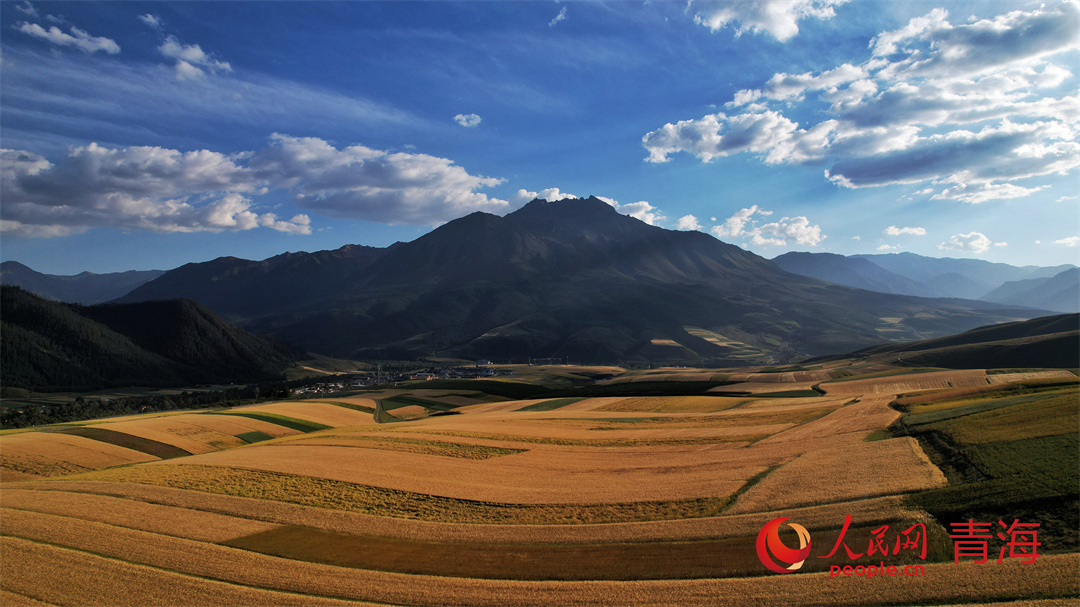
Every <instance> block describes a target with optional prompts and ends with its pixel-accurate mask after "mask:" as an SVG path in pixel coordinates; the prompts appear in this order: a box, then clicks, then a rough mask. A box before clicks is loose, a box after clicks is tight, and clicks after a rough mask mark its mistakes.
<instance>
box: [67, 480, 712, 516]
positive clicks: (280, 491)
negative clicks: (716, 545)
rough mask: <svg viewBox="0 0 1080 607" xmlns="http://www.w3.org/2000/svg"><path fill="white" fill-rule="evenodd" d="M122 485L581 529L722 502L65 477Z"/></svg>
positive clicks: (696, 512)
mask: <svg viewBox="0 0 1080 607" xmlns="http://www.w3.org/2000/svg"><path fill="white" fill-rule="evenodd" d="M69 479H71V480H93V481H109V482H128V483H139V484H144V485H158V486H164V487H173V488H175V489H187V490H192V491H202V492H205V493H217V494H221V495H231V496H235V497H251V498H256V499H262V500H269V501H276V502H286V503H292V504H300V505H303V506H315V507H318V508H328V509H333V510H344V511H349V512H360V513H363V514H371V515H374V516H387V517H394V518H407V519H416V520H424V521H434V522H448V523H473V524H496V525H525V524H529V525H582V524H597V523H629V522H642V521H659V520H678V519H685V518H700V517H704V516H709V515H710V513H713V512H716V511H717V510H718V509H719V508H720V507H722V506H723V505H724V504H726V503H727V501H728V498H727V497H716V498H713V497H705V498H694V499H682V500H664V501H646V502H618V503H599V504H557V503H556V504H513V503H500V502H485V501H477V500H467V499H457V498H450V497H442V496H437V495H429V494H425V493H415V492H411V491H401V490H397V489H387V488H384V487H374V486H370V485H361V484H358V483H348V482H344V481H336V480H330V479H323V478H316V477H310V476H302V475H298V474H284V473H280V472H270V471H264V470H251V469H247V468H232V467H224V466H197V465H175V466H129V467H124V468H113V469H109V470H101V471H97V472H90V473H86V474H80V475H76V476H72V477H69Z"/></svg>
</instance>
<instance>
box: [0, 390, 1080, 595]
mask: <svg viewBox="0 0 1080 607" xmlns="http://www.w3.org/2000/svg"><path fill="white" fill-rule="evenodd" d="M703 374H704V372H694V371H692V370H690V371H684V372H679V373H666V374H657V373H654V374H650V375H648V376H647V377H648V378H649V381H655V380H656V379H657V378H658V377H665V378H668V379H669V381H674V382H677V381H687V378H690V377H693V379H689V381H694V380H696V379H698V378H697V377H695V375H703ZM832 375H836V376H840V375H843V374H842V373H837V372H832V373H831V374H830V372H829V371H819V372H815V373H798V374H797V373H784V374H777V373H768V374H766V373H754V372H749V373H739V374H734V375H731V377H732V380H731V381H735V382H738V383H734V384H729V385H726V386H722V388H723V390H724V394H723V395H721V394H717V393H715V392H713V393H709V392H705V393H703V394H697V395H685V396H627V397H622V396H619V397H580V398H557V399H531V400H509V399H506V398H500V397H495V396H490V395H486V394H482V393H480V392H477V391H462V390H457V391H455V390H445V391H439V390H411V391H410V390H408V389H399V390H393V391H383V392H370V393H364V394H361V395H358V396H354V397H347V398H341V399H335V400H324V401H288V402H279V403H266V404H260V405H257V406H248V407H242V408H235V409H230V410H219V411H212V412H202V413H186V414H181V415H153V414H151V415H145V416H136V417H126V418H122V419H117V420H96V421H93V422H83V423H73V424H65V425H62V426H53V427H44V428H39V429H36V430H35V431H30V432H21V433H17V434H9V435H6V436H3V437H2V438H0V466H2V470H3V481H4V483H3V492H2V494H0V495H2V497H0V500H2V503H0V506H2V508H3V518H2V519H0V525H2V533H3V538H2V541H3V551H4V552H3V554H4V559H3V564H2V567H3V575H2V576H0V588H2V590H3V593H4V594H3V598H4V603H5V604H43V603H44V604H69V603H78V604H191V603H199V604H267V603H268V602H269V603H274V604H277V603H281V604H292V603H297V604H300V603H303V604H338V603H339V602H340V601H343V602H354V603H355V602H360V603H363V602H370V603H379V604H385V603H391V604H409V605H447V604H453V605H590V604H611V603H615V604H641V605H655V604H671V605H676V604H677V605H692V604H700V605H713V604H733V605H734V604H737V605H789V604H813V605H832V604H837V605H862V604H907V603H933V604H979V603H983V602H994V603H995V604H1006V605H1009V604H1015V605H1065V604H1070V602H1071V601H1072V600H1075V597H1077V596H1078V594H1080V585H1078V581H1077V576H1076V571H1077V568H1078V567H1080V555H1078V552H1080V550H1078V538H1077V527H1076V525H1075V524H1074V523H1075V516H1076V513H1077V494H1078V489H1077V484H1078V482H1077V472H1076V467H1075V465H1071V466H1070V465H1069V464H1070V462H1071V464H1075V463H1076V460H1077V455H1078V452H1080V447H1078V446H1077V409H1076V406H1075V404H1076V401H1077V384H1076V382H1077V379H1076V377H1075V376H1074V375H1073V374H1072V373H1069V372H1062V371H1046V372H1030V371H1028V372H1025V373H1021V374H1008V373H995V374H991V375H988V374H987V373H986V372H985V371H981V370H980V371H936V372H932V373H917V374H903V373H899V374H896V373H879V374H876V375H877V376H874V377H865V378H862V377H857V376H856V377H849V378H842V379H841V380H829V379H828V378H829V377H831V376H832ZM635 379H639V378H637V377H634V374H632V373H630V374H625V375H623V376H622V377H620V378H619V381H616V382H612V383H622V382H625V381H633V380H635ZM808 382H809V384H811V385H812V387H813V388H814V390H813V391H812V392H813V393H814V394H815V396H802V395H796V396H786V397H785V396H777V393H784V392H787V393H797V390H796V389H795V388H794V387H797V386H799V385H802V384H805V383H808ZM673 385H674V384H673ZM766 386H767V387H768V389H765V387H766ZM732 392H739V393H740V394H741V395H740V396H731V395H730V393H732ZM713 394H716V395H713ZM403 409H408V410H410V415H409V417H410V418H411V419H410V420H409V421H404V420H403V419H402V418H399V417H397V415H399V413H400V412H401V411H402V410H403ZM380 412H381V413H383V414H390V416H391V417H388V418H385V419H383V420H382V422H379V421H377V420H376V419H375V418H376V416H377V415H378V414H379V413H380ZM403 417H404V416H403ZM391 420H392V421H391ZM1013 515H1015V516H1013ZM848 516H850V517H851V522H850V524H849V527H848V529H847V530H846V531H845V532H844V533H845V535H844V537H843V538H839V539H840V540H841V541H842V542H843V543H844V544H845V545H846V546H848V547H850V548H851V549H853V550H854V552H856V553H862V552H866V547H867V545H868V544H869V543H870V540H871V539H872V537H873V533H874V532H875V530H878V531H880V529H881V528H882V527H883V526H885V525H888V526H889V529H892V530H894V531H893V532H892V533H893V534H896V533H898V532H900V531H903V530H904V529H907V528H909V527H912V526H914V525H922V526H923V528H925V530H926V534H925V538H926V539H927V542H926V543H927V553H926V556H925V557H922V556H921V555H918V554H915V553H913V552H912V551H908V550H905V551H902V552H900V551H897V552H899V553H898V554H897V553H895V552H894V553H890V554H888V555H886V556H884V557H881V556H880V555H878V556H875V557H874V558H872V559H871V558H867V557H864V556H862V555H861V554H860V555H859V556H860V558H858V559H853V558H852V557H851V556H850V555H848V554H845V549H843V548H840V549H839V551H837V552H836V553H835V554H832V555H831V556H829V555H830V551H832V550H833V549H834V546H838V544H837V540H838V537H839V536H840V534H841V527H842V526H843V525H844V523H845V519H846V517H848ZM1009 517H1012V518H1017V519H1019V520H1021V521H1022V522H1025V523H1040V527H1039V536H1038V537H1039V540H1040V541H1041V546H1040V547H1039V553H1038V557H1037V558H1036V559H1035V560H1034V562H1030V563H1025V562H1021V561H1022V560H1023V559H1021V558H1005V559H1003V562H1002V563H1000V564H999V563H997V562H996V557H997V553H996V550H995V549H991V550H990V557H991V558H990V559H989V560H988V561H987V562H986V563H981V564H979V563H975V562H973V561H974V560H975V559H971V558H965V559H960V561H961V562H960V563H958V564H957V563H954V558H953V557H954V553H953V548H954V546H953V543H952V540H950V538H949V534H950V528H949V525H950V523H955V522H962V521H964V520H967V519H968V518H974V520H985V521H987V522H992V523H995V524H996V522H997V520H998V519H1008V520H1009V521H1011V520H1012V518H1009ZM775 518H787V519H789V520H790V521H791V522H797V523H799V524H801V525H803V526H805V527H806V528H807V529H808V530H809V532H810V533H811V534H812V538H813V541H812V551H811V553H810V554H811V556H810V558H809V559H807V562H806V564H805V566H803V567H802V568H800V569H799V570H798V571H796V572H794V573H792V574H788V575H780V574H775V573H771V572H769V571H768V570H767V569H766V568H765V567H764V566H763V565H762V562H761V561H760V560H759V558H758V556H757V552H756V550H755V540H756V537H757V535H758V532H759V530H760V529H761V528H762V526H763V525H764V524H765V523H767V522H768V521H770V520H772V519H775ZM783 537H784V541H785V542H787V543H788V544H789V545H792V542H793V541H794V540H793V537H794V536H791V537H789V536H787V535H786V534H785V535H784V536H783ZM885 539H886V540H887V541H891V540H892V539H893V538H891V537H888V536H886V537H885ZM991 544H993V543H992V542H991ZM999 544H1000V542H999ZM993 546H997V544H993ZM825 556H828V558H818V557H825ZM871 561H873V562H871ZM879 561H880V562H881V563H882V564H884V565H885V566H888V565H896V566H898V567H900V571H904V570H905V569H904V568H905V567H911V566H913V565H919V566H921V569H920V571H921V572H922V575H919V576H903V575H900V576H887V575H885V574H884V572H883V573H882V575H881V576H880V577H878V578H876V579H871V578H869V577H860V576H856V575H843V574H839V573H837V572H838V571H841V567H842V566H844V565H853V566H856V565H864V566H869V565H878V564H879ZM834 565H835V566H836V568H835V570H834V569H833V568H832V567H833V566H834ZM60 572H63V574H62V575H60Z"/></svg>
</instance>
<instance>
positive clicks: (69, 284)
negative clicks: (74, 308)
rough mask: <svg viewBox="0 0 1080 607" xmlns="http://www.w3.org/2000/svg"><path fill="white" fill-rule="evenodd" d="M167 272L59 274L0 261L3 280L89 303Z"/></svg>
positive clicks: (60, 298) (48, 295)
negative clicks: (0, 262) (43, 272)
mask: <svg viewBox="0 0 1080 607" xmlns="http://www.w3.org/2000/svg"><path fill="white" fill-rule="evenodd" d="M164 273H165V272H164V271H162V270H146V271H137V270H131V271H129V272H114V273H111V274H94V273H92V272H83V273H81V274H76V275H74V276H56V275H53V274H42V273H41V272H36V271H34V270H32V269H30V268H28V267H27V266H24V265H23V264H21V263H19V262H17V261H5V262H4V263H2V264H0V284H5V285H11V286H15V287H22V288H23V289H26V290H27V291H30V292H31V293H36V294H38V295H40V296H42V297H44V298H46V299H53V300H56V301H63V302H67V303H79V304H86V305H89V304H96V303H102V302H106V301H112V300H114V299H116V298H118V297H122V296H123V295H125V294H127V293H128V292H130V291H131V290H132V289H134V288H136V287H138V286H140V285H142V284H145V283H147V282H149V281H151V280H153V279H155V278H157V277H158V276H161V275H162V274H164Z"/></svg>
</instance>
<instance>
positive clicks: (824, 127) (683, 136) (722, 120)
mask: <svg viewBox="0 0 1080 607" xmlns="http://www.w3.org/2000/svg"><path fill="white" fill-rule="evenodd" d="M832 128H833V125H832V124H831V123H823V124H821V125H819V126H818V127H816V128H815V129H814V130H812V131H806V130H802V129H799V128H798V125H797V124H796V123H794V122H792V121H791V120H788V119H787V118H785V117H784V116H783V115H782V114H780V113H779V112H775V111H772V110H766V111H764V112H759V113H753V114H739V115H736V116H730V117H729V116H727V115H725V114H723V113H719V114H713V115H709V116H705V117H704V118H701V119H700V120H683V121H681V122H678V123H676V124H666V125H664V126H663V127H661V128H660V129H658V130H656V131H653V132H651V133H648V134H646V135H645V137H643V138H642V144H643V145H644V146H645V148H646V149H647V150H649V158H648V159H647V160H648V161H649V162H658V163H659V162H667V161H668V160H670V158H669V156H670V155H671V154H673V153H676V152H689V153H691V154H693V155H695V156H697V157H698V158H700V159H701V160H702V161H704V162H709V161H710V160H713V159H714V158H720V157H724V156H731V155H733V154H740V153H743V152H750V153H757V154H762V155H763V156H764V161H765V163H766V164H778V163H782V162H794V163H803V162H812V161H815V160H820V159H822V158H823V151H824V147H825V145H826V143H827V140H828V134H829V132H830V131H831V130H832Z"/></svg>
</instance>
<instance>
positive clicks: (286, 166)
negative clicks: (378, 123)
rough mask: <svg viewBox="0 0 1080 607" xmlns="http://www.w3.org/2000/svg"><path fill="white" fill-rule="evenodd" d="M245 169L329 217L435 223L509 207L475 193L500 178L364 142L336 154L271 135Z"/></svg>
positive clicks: (308, 140)
mask: <svg viewBox="0 0 1080 607" xmlns="http://www.w3.org/2000/svg"><path fill="white" fill-rule="evenodd" d="M271 140H272V145H271V146H270V147H269V148H267V149H265V150H262V151H260V152H257V153H256V154H255V155H254V157H253V158H252V159H251V161H250V163H249V167H250V168H251V169H252V170H253V171H255V173H256V174H258V175H260V176H261V177H263V178H264V179H265V180H266V181H267V182H269V183H272V184H274V185H276V186H278V187H282V188H285V189H287V190H289V191H290V192H291V193H292V196H293V198H294V200H295V201H296V202H297V203H298V204H300V206H302V207H304V208H307V209H310V210H312V211H316V212H319V213H321V214H323V215H327V216H329V217H339V218H352V219H364V220H367V221H377V222H381V223H389V224H410V225H436V224H439V223H442V222H444V221H448V220H450V219H454V218H455V217H460V216H462V215H465V214H467V213H471V212H473V211H486V212H490V213H497V212H503V211H506V210H508V209H509V203H508V202H507V201H505V200H499V199H497V198H489V197H488V196H487V195H485V194H482V193H480V192H477V191H476V190H478V189H481V188H486V187H491V186H495V185H498V184H500V183H502V181H503V180H502V179H497V178H491V177H478V176H475V175H470V174H469V173H468V172H466V171H465V169H463V168H461V167H459V166H456V165H455V164H454V162H453V161H452V160H450V159H447V158H439V157H436V156H429V155H427V154H407V153H403V152H398V153H390V152H385V151H381V150H374V149H371V148H367V147H364V146H362V145H354V146H349V147H345V148H342V149H337V148H335V147H334V146H332V145H330V143H328V142H326V141H324V140H322V139H318V138H315V137H291V136H288V135H280V134H276V133H275V134H274V135H273V136H272V138H271Z"/></svg>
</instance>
